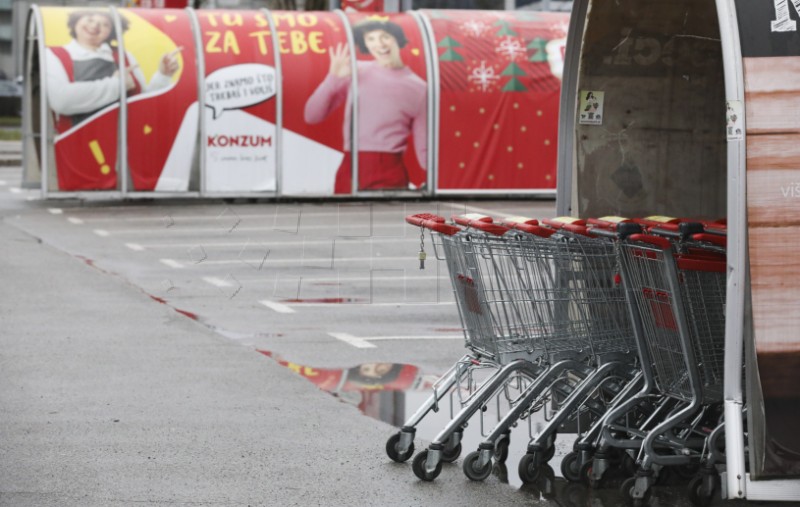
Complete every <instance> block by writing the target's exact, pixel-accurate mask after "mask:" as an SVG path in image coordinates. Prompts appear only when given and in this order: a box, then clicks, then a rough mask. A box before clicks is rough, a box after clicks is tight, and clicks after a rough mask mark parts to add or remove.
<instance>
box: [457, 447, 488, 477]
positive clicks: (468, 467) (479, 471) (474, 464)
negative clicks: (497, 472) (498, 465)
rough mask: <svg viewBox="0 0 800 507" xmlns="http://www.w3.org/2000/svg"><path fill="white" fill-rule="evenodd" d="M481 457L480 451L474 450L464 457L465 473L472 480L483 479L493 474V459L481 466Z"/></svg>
mask: <svg viewBox="0 0 800 507" xmlns="http://www.w3.org/2000/svg"><path fill="white" fill-rule="evenodd" d="M480 457H481V453H480V451H473V452H471V453H469V454H467V455H466V457H464V465H463V469H464V475H466V476H467V477H468V478H469V479H470V480H472V481H482V480H484V479H486V478H487V477H489V476H490V475H491V474H492V460H489V462H488V463H486V464H485V465H484V466H483V467H481V466H480V465H479V461H480Z"/></svg>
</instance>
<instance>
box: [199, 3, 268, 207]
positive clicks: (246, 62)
mask: <svg viewBox="0 0 800 507" xmlns="http://www.w3.org/2000/svg"><path fill="white" fill-rule="evenodd" d="M197 17H198V20H199V24H200V31H201V34H202V41H203V42H202V43H203V58H204V61H205V74H206V75H205V106H206V107H205V109H206V110H205V122H206V134H205V139H204V140H203V143H204V146H205V168H206V176H205V188H206V190H207V191H211V192H237V191H238V192H259V191H274V190H275V189H276V179H275V174H276V154H277V144H276V142H275V131H276V124H277V98H276V93H277V84H278V78H277V73H276V71H275V54H274V53H275V52H274V49H273V47H274V44H273V38H272V34H271V30H270V26H269V21H268V19H267V16H266V15H265V14H264V13H263V12H259V11H214V10H203V11H198V13H197Z"/></svg>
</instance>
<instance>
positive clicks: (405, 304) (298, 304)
mask: <svg viewBox="0 0 800 507" xmlns="http://www.w3.org/2000/svg"><path fill="white" fill-rule="evenodd" d="M304 281H305V280H304ZM335 304H336V305H352V306H355V305H368V306H450V305H454V304H456V303H455V301H450V302H436V303H426V302H419V303H407V302H403V303H400V302H398V303H370V302H366V301H365V302H363V303H358V302H354V303H335ZM331 305H333V303H292V306H331Z"/></svg>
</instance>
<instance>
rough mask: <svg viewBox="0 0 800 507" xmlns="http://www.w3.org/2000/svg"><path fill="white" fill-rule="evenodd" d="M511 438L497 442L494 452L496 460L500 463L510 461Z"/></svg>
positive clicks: (503, 438)
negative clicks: (509, 447) (509, 446)
mask: <svg viewBox="0 0 800 507" xmlns="http://www.w3.org/2000/svg"><path fill="white" fill-rule="evenodd" d="M510 441H511V439H510V437H508V436H506V437H502V438H501V439H500V441H499V442H497V446H495V450H494V459H495V461H497V462H498V463H505V462H506V460H507V459H508V444H509V443H510Z"/></svg>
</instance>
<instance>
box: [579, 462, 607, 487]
mask: <svg viewBox="0 0 800 507" xmlns="http://www.w3.org/2000/svg"><path fill="white" fill-rule="evenodd" d="M593 472H594V463H593V462H591V461H587V462H586V463H584V464H583V465H581V470H580V472H578V475H580V476H581V482H583V484H584V485H586V486H589V487H590V488H592V489H600V488H602V487H603V479H604V478H605V475H606V474H605V473H603V475H601V476H600V478H599V479H597V478H595V477H593Z"/></svg>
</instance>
